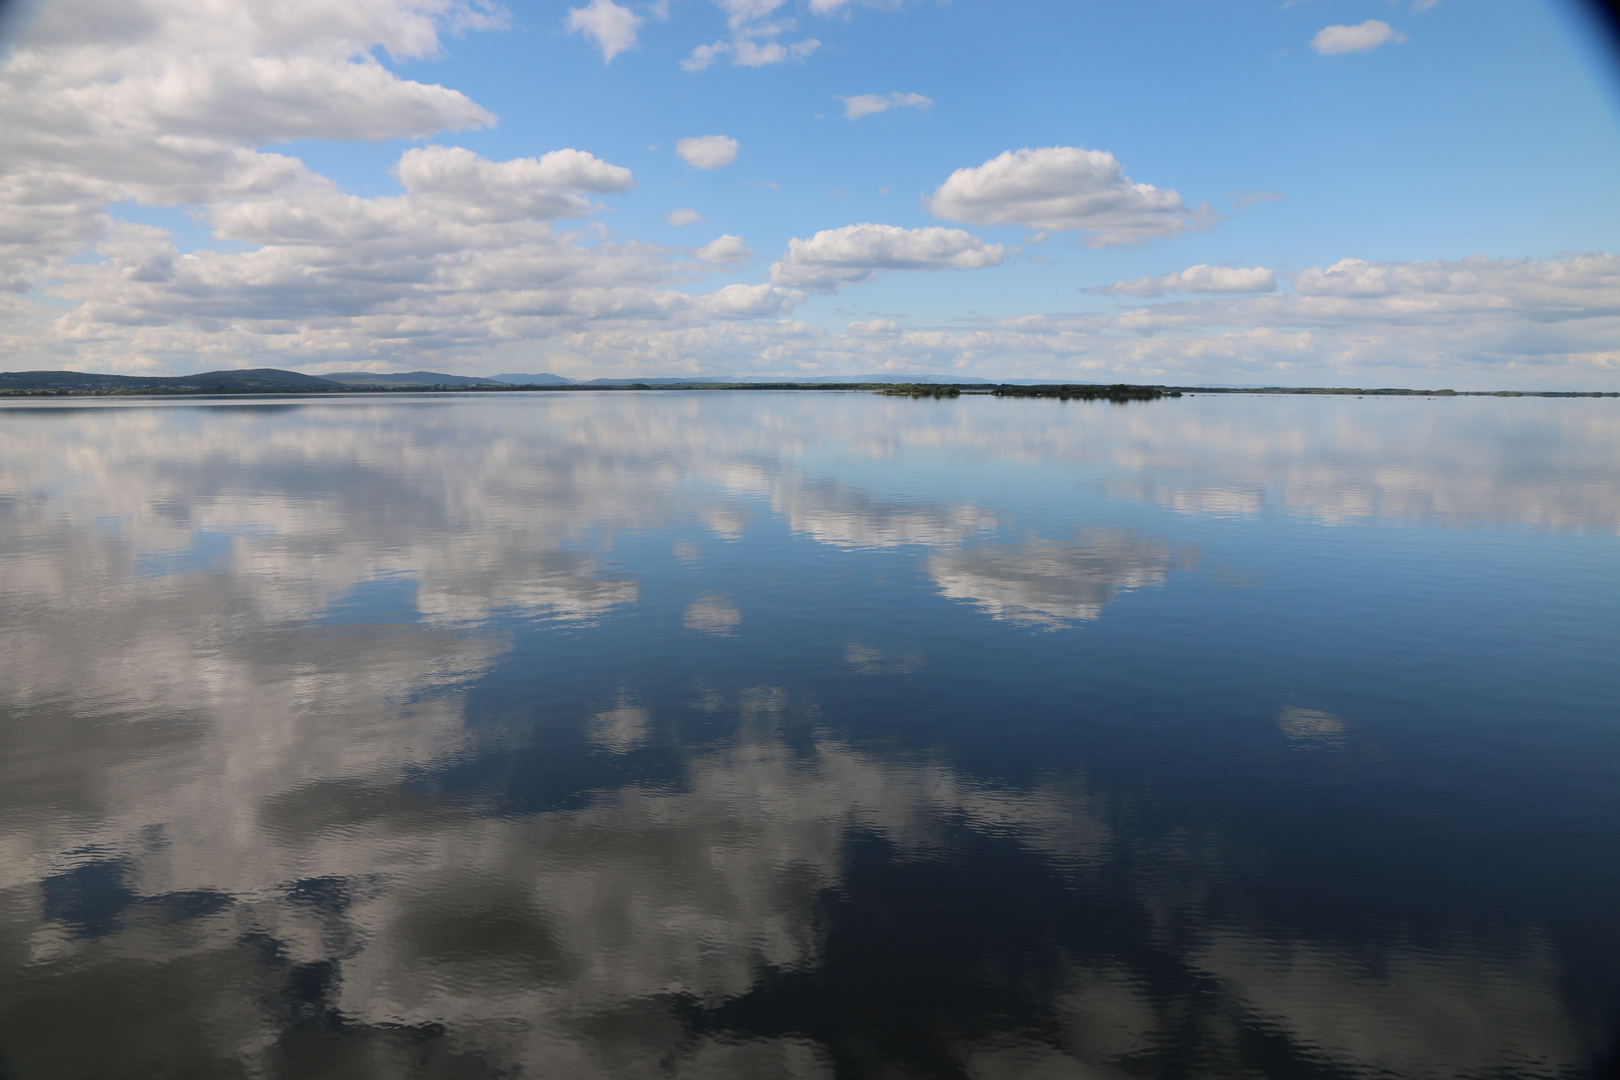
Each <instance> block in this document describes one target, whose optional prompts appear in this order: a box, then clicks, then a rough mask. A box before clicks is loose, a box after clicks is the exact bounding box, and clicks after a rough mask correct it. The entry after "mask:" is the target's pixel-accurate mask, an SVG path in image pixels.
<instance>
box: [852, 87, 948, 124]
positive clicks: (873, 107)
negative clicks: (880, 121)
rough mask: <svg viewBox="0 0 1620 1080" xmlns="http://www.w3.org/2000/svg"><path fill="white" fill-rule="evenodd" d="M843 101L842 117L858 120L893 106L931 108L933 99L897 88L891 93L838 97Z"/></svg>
mask: <svg viewBox="0 0 1620 1080" xmlns="http://www.w3.org/2000/svg"><path fill="white" fill-rule="evenodd" d="M838 100H839V101H842V102H843V103H844V118H845V119H847V120H859V119H860V118H861V117H863V116H872V115H874V114H876V113H880V112H885V111H887V110H889V109H895V108H909V109H932V108H933V107H934V99H933V98H929V97H924V96H923V95H921V94H902V93H900V92H899V91H898V90H897V91H895V92H894V93H892V94H855V95H853V96H851V97H841V98H839V99H838Z"/></svg>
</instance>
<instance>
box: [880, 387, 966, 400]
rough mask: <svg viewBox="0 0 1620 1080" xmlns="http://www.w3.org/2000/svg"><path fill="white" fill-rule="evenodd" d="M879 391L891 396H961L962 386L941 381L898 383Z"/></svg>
mask: <svg viewBox="0 0 1620 1080" xmlns="http://www.w3.org/2000/svg"><path fill="white" fill-rule="evenodd" d="M878 393H880V394H887V395H888V396H890V397H917V398H922V397H931V398H947V397H961V396H962V388H961V387H960V386H946V385H944V384H941V383H897V384H896V385H894V386H889V387H885V388H884V389H882V390H879V391H878Z"/></svg>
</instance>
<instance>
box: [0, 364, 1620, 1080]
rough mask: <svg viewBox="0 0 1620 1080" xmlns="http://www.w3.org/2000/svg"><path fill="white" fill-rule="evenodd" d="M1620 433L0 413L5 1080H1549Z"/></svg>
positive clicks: (747, 407)
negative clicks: (1180, 1079)
mask: <svg viewBox="0 0 1620 1080" xmlns="http://www.w3.org/2000/svg"><path fill="white" fill-rule="evenodd" d="M1617 907H1620V402H1616V401H1613V400H1596V401H1594V400H1544V399H1514V400H1499V399H1438V400H1431V399H1423V398H1368V399H1353V398H1309V397H1238V396H1231V397H1209V396H1202V397H1190V398H1183V399H1180V400H1167V401H1160V402H1154V403H1148V404H1134V405H1129V406H1115V405H1110V404H1107V403H1080V402H1072V403H1060V402H1055V401H1038V400H997V399H991V398H985V397H968V398H962V399H960V400H955V401H950V400H947V401H938V402H936V401H911V400H904V399H892V398H882V397H876V396H871V395H862V394H840V393H794V392H781V393H777V392H765V393H762V392H740V393H730V392H704V393H684V394H683V393H640V392H614V393H577V392H576V393H559V394H533V395H528V394H523V395H518V394H512V395H501V396H498V397H497V396H489V397H472V396H467V397H453V398H442V397H425V396H424V397H412V396H403V395H389V396H379V397H375V398H348V397H346V398H343V399H341V400H336V401H333V400H298V399H287V400H264V399H254V400H252V401H247V402H244V401H241V400H234V401H218V402H214V401H194V400H193V401H181V402H176V401H167V402H150V401H148V402H141V401H118V402H104V401H93V402H92V401H82V400H81V401H74V400H61V401H53V402H44V403H40V404H37V405H36V404H35V403H26V404H23V405H19V406H17V407H6V408H4V409H0V1076H4V1077H5V1078H6V1080H36V1078H47V1080H58V1078H65V1077H66V1078H78V1077H85V1078H97V1080H100V1078H124V1077H129V1078H136V1077H139V1078H150V1077H198V1078H212V1077H287V1078H305V1077H367V1078H369V1077H376V1078H379V1080H383V1078H395V1077H407V1076H408V1077H436V1078H437V1077H446V1078H449V1077H455V1078H464V1077H465V1078H475V1077H546V1078H552V1077H557V1078H597V1077H600V1078H640V1077H649V1078H650V1077H692V1078H704V1080H708V1078H714V1080H727V1078H743V1077H748V1078H752V1077H761V1078H766V1077H771V1078H774V1077H845V1078H854V1077H881V1078H902V1077H916V1078H934V1077H953V1078H954V1077H964V1078H965V1077H972V1078H985V1080H1012V1078H1025V1077H1028V1078H1057V1077H1086V1078H1102V1077H1120V1078H1124V1077H1311V1078H1325V1077H1364V1076H1365V1077H1372V1076H1380V1077H1386V1076H1387V1077H1576V1076H1586V1075H1593V1074H1596V1073H1597V1072H1599V1071H1600V1070H1602V1069H1603V1068H1605V1066H1604V1065H1603V1064H1602V1063H1603V1062H1604V1061H1606V1060H1608V1059H1609V1057H1610V1056H1611V1055H1612V1054H1613V1053H1614V1051H1615V1049H1616V1032H1617V1021H1620V915H1617Z"/></svg>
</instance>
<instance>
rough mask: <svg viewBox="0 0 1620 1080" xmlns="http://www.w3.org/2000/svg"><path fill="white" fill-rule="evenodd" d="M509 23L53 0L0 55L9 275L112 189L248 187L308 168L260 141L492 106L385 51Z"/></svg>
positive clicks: (390, 8)
mask: <svg viewBox="0 0 1620 1080" xmlns="http://www.w3.org/2000/svg"><path fill="white" fill-rule="evenodd" d="M499 25H502V22H501V17H500V16H499V15H498V14H495V13H493V12H492V11H491V10H489V9H485V8H481V7H475V6H471V5H469V4H467V3H463V2H461V0H366V2H363V3H354V4H343V5H335V6H334V5H327V6H316V5H303V4H276V5H268V6H262V5H261V6H254V7H247V6H236V5H220V4H217V3H210V2H208V0H173V2H169V0H56V2H53V3H50V4H46V5H44V6H43V7H42V8H41V9H40V11H39V14H38V16H37V18H36V19H35V20H34V22H33V23H32V24H31V25H30V26H29V28H28V32H27V34H26V35H25V36H24V37H23V38H22V39H21V40H19V41H18V42H16V43H15V45H14V47H13V48H12V49H11V51H10V53H9V54H8V55H7V56H6V57H5V58H4V68H3V70H0V283H3V284H6V285H8V286H9V288H10V289H11V290H12V291H18V290H21V289H23V288H25V287H26V286H25V285H24V283H23V281H22V276H23V275H24V274H26V273H28V272H29V271H32V270H36V269H39V268H41V267H43V266H45V265H46V264H48V263H49V262H50V261H51V260H52V259H53V258H60V257H65V256H67V255H71V254H72V253H73V252H74V251H75V250H76V249H77V248H78V247H79V246H80V245H82V244H84V243H86V242H88V241H90V240H93V239H94V238H96V237H97V236H99V235H101V234H102V233H104V232H105V230H106V228H107V226H108V222H109V217H108V215H107V213H106V211H105V209H104V208H105V207H106V206H107V205H108V204H111V203H118V202H125V201H131V202H137V203H143V204H147V205H167V206H173V205H188V204H201V203H209V202H213V201H216V200H224V199H233V198H252V197H256V196H262V195H264V194H265V193H268V192H271V191H274V190H276V189H278V188H282V187H284V186H286V185H287V184H289V183H296V182H298V181H299V180H301V179H304V178H306V177H307V173H306V171H305V170H304V168H303V166H302V164H301V163H300V162H298V161H297V160H296V159H293V158H288V157H285V156H283V155H279V154H272V153H264V152H260V151H257V150H256V149H255V148H256V147H259V146H262V145H263V144H265V143H267V142H272V141H275V140H282V139H304V138H312V139H370V140H380V139H387V138H419V137H423V136H427V135H432V134H434V133H435V132H439V131H445V130H452V131H454V130H460V129H465V128H476V127H483V126H486V125H488V124H490V123H493V121H494V117H493V116H492V115H491V114H490V113H489V112H488V111H487V110H485V109H483V108H482V107H480V106H479V105H477V104H476V103H475V102H473V101H472V100H471V99H469V98H468V97H467V96H466V95H464V94H461V93H459V92H457V91H455V90H450V89H447V88H445V87H443V86H431V85H426V84H423V83H419V82H413V81H410V80H407V79H402V78H400V77H399V76H397V75H395V74H394V73H392V72H391V71H389V70H388V69H387V68H385V67H384V66H383V65H382V63H381V62H379V60H378V59H377V57H376V55H374V51H375V50H379V49H380V50H383V51H386V52H387V53H388V54H389V55H391V56H394V57H397V58H401V59H404V58H410V57H423V56H431V55H433V54H434V53H435V52H436V51H437V50H438V48H439V39H438V34H439V30H440V28H441V27H445V26H448V27H451V28H470V29H486V28H492V27H495V26H499Z"/></svg>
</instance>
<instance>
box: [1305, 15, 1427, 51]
mask: <svg viewBox="0 0 1620 1080" xmlns="http://www.w3.org/2000/svg"><path fill="white" fill-rule="evenodd" d="M1405 40H1406V35H1405V34H1402V33H1401V32H1400V31H1398V30H1396V29H1395V28H1394V27H1393V26H1390V25H1389V23H1387V22H1384V21H1382V20H1380V19H1368V20H1367V21H1366V22H1364V23H1360V24H1358V25H1356V26H1324V27H1322V29H1320V30H1318V31H1317V32H1316V36H1315V37H1313V38H1311V48H1313V49H1315V50H1316V51H1317V52H1319V53H1321V54H1322V55H1323V56H1335V55H1337V54H1339V53H1352V52H1367V51H1369V50H1371V49H1376V48H1378V47H1379V46H1380V45H1399V44H1400V43H1401V42H1403V41H1405Z"/></svg>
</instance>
